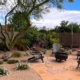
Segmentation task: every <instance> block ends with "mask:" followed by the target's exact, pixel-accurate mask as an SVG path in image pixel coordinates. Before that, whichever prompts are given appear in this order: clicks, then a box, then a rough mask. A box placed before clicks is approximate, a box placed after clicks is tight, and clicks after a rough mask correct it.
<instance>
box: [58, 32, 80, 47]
mask: <svg viewBox="0 0 80 80" xmlns="http://www.w3.org/2000/svg"><path fill="white" fill-rule="evenodd" d="M59 39H60V42H61V43H62V45H63V46H64V47H71V44H73V45H72V47H80V33H73V35H72V34H71V33H59Z"/></svg>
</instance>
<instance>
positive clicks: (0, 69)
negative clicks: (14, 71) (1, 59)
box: [0, 66, 10, 76]
mask: <svg viewBox="0 0 80 80" xmlns="http://www.w3.org/2000/svg"><path fill="white" fill-rule="evenodd" d="M9 73H10V72H9V71H8V70H7V69H5V68H3V67H2V66H0V76H4V75H8V74H9Z"/></svg>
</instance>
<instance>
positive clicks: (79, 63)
mask: <svg viewBox="0 0 80 80" xmlns="http://www.w3.org/2000/svg"><path fill="white" fill-rule="evenodd" d="M77 63H78V65H77V67H76V69H78V68H79V65H80V58H79V59H78V61H77Z"/></svg>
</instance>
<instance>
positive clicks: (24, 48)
mask: <svg viewBox="0 0 80 80" xmlns="http://www.w3.org/2000/svg"><path fill="white" fill-rule="evenodd" d="M15 47H17V49H18V50H21V51H24V50H26V47H25V44H24V43H23V42H22V41H21V40H18V41H17V42H16V44H15Z"/></svg>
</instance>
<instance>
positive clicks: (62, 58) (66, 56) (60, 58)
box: [55, 52, 68, 62]
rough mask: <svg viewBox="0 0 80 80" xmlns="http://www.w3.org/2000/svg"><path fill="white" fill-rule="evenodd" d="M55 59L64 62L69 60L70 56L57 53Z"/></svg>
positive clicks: (64, 53)
mask: <svg viewBox="0 0 80 80" xmlns="http://www.w3.org/2000/svg"><path fill="white" fill-rule="evenodd" d="M55 58H56V61H58V60H59V61H60V62H61V61H62V60H65V61H66V59H67V58H68V54H67V53H66V52H56V53H55Z"/></svg>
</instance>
